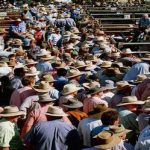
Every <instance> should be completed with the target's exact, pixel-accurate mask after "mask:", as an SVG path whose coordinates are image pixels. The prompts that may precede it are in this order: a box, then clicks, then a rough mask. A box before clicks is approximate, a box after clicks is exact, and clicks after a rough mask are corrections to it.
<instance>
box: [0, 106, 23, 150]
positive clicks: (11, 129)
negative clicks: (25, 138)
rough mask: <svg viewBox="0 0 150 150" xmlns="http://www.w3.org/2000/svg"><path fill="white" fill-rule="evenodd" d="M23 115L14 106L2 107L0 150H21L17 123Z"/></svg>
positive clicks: (21, 145) (21, 144)
mask: <svg viewBox="0 0 150 150" xmlns="http://www.w3.org/2000/svg"><path fill="white" fill-rule="evenodd" d="M21 115H23V112H22V111H19V109H18V107H16V106H7V107H4V110H3V112H1V114H0V117H2V119H1V120H0V149H1V150H22V149H23V143H22V141H21V139H20V135H19V131H18V127H17V125H16V124H17V122H18V119H19V117H20V116H21Z"/></svg>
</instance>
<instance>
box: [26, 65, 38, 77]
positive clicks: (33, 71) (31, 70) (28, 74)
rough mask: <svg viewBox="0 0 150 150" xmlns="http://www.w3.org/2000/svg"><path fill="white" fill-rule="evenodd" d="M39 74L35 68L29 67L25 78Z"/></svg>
mask: <svg viewBox="0 0 150 150" xmlns="http://www.w3.org/2000/svg"><path fill="white" fill-rule="evenodd" d="M39 74H40V71H37V69H36V68H35V67H31V68H29V69H28V70H27V72H26V74H25V76H37V75H39Z"/></svg>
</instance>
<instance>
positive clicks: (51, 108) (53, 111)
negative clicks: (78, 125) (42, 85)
mask: <svg viewBox="0 0 150 150" xmlns="http://www.w3.org/2000/svg"><path fill="white" fill-rule="evenodd" d="M47 113H50V114H55V115H61V114H65V113H64V111H63V109H62V108H61V107H58V106H49V108H48V110H47Z"/></svg>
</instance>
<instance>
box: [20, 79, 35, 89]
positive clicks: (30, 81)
mask: <svg viewBox="0 0 150 150" xmlns="http://www.w3.org/2000/svg"><path fill="white" fill-rule="evenodd" d="M22 84H23V85H24V86H30V87H32V86H34V84H35V77H24V78H23V79H22Z"/></svg>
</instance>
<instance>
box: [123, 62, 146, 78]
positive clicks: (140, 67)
mask: <svg viewBox="0 0 150 150" xmlns="http://www.w3.org/2000/svg"><path fill="white" fill-rule="evenodd" d="M148 73H149V64H147V63H145V62H140V63H136V64H135V65H133V66H132V67H131V68H130V70H129V71H128V72H127V73H126V74H125V76H124V78H123V80H126V81H128V80H136V77H137V75H139V74H148Z"/></svg>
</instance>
